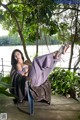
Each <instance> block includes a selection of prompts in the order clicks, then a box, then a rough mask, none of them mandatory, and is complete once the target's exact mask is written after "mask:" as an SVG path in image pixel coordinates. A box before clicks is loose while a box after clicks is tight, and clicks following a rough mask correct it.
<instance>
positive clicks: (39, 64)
mask: <svg viewBox="0 0 80 120" xmlns="http://www.w3.org/2000/svg"><path fill="white" fill-rule="evenodd" d="M53 56H54V54H53V53H51V54H46V55H43V56H40V57H36V58H35V59H34V60H33V63H32V66H31V68H30V71H29V77H30V78H31V80H32V81H31V85H32V86H40V85H41V84H43V83H44V82H45V81H46V80H47V78H48V76H49V74H50V72H51V71H52V70H53V69H54V67H55V65H56V63H57V62H58V61H59V60H58V59H55V58H54V57H53Z"/></svg>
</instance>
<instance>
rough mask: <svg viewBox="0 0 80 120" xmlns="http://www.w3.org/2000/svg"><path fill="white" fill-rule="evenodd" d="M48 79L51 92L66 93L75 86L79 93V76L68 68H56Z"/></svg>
mask: <svg viewBox="0 0 80 120" xmlns="http://www.w3.org/2000/svg"><path fill="white" fill-rule="evenodd" d="M49 80H50V82H51V89H52V93H53V94H62V95H67V94H71V91H75V90H76V88H77V89H78V90H79V95H80V77H79V76H77V75H76V73H73V72H71V71H70V70H64V69H60V68H56V69H55V70H53V72H52V73H51V74H50V76H49Z"/></svg>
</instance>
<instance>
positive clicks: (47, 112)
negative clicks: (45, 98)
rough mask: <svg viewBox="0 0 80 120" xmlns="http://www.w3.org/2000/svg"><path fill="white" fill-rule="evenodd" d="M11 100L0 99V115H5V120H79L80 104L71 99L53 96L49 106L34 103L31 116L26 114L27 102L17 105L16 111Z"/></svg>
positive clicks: (3, 97)
mask: <svg viewBox="0 0 80 120" xmlns="http://www.w3.org/2000/svg"><path fill="white" fill-rule="evenodd" d="M12 99H13V98H8V97H5V96H2V97H0V113H7V120H80V102H78V101H77V100H74V99H72V98H66V97H65V96H55V95H53V96H52V97H51V104H50V105H48V104H46V103H41V102H35V103H34V114H33V115H28V114H27V113H28V103H27V102H24V103H23V104H19V108H20V109H18V108H17V105H16V104H14V103H13V100H12ZM22 111H23V112H22Z"/></svg>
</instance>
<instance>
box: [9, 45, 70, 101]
mask: <svg viewBox="0 0 80 120" xmlns="http://www.w3.org/2000/svg"><path fill="white" fill-rule="evenodd" d="M68 48H69V45H65V46H62V47H61V48H60V49H59V51H55V52H53V53H50V54H46V55H42V56H39V57H36V58H35V59H34V60H33V62H32V64H28V63H26V69H27V70H26V73H27V74H25V72H24V71H23V68H24V57H23V54H22V52H21V51H20V50H18V49H15V50H14V51H13V52H12V56H11V65H12V70H11V77H12V76H13V78H16V76H18V75H19V77H20V75H21V77H22V78H24V79H25V80H24V79H23V80H22V82H20V80H18V79H16V80H18V82H15V81H16V80H14V82H12V86H13V87H14V86H15V89H16V90H14V92H15V94H16V95H17V96H18V97H19V98H20V99H23V96H25V92H24V93H22V94H23V95H22V97H21V92H20V89H21V87H22V83H24V84H23V88H22V89H21V91H22V92H23V91H25V90H23V89H24V86H25V82H23V81H26V79H27V78H29V82H30V87H31V89H32V90H33V91H34V92H32V94H33V96H34V98H35V99H37V100H38V101H39V100H41V99H45V97H43V98H37V97H38V96H39V95H40V94H41V93H40V92H39V94H38V95H37V96H36V94H37V90H38V89H39V90H41V87H43V88H46V87H47V84H46V82H47V78H48V76H49V74H50V72H51V71H52V70H53V69H54V67H55V65H56V63H57V62H58V61H59V60H60V56H61V54H65V52H66V50H67V49H68ZM14 71H16V73H17V75H16V76H15V72H14ZM13 74H14V75H13ZM24 76H25V77H24ZM26 76H27V77H26ZM15 83H16V84H15ZM45 84H46V87H44V86H45ZM49 87H50V84H49ZM49 90H50V88H49ZM35 91H36V92H35ZM41 91H42V90H41ZM45 91H46V90H45ZM47 91H48V90H47ZM34 93H36V94H35V95H34ZM42 94H43V93H42ZM42 94H41V95H42ZM45 94H47V93H45ZM35 96H36V97H35ZM49 102H50V99H49Z"/></svg>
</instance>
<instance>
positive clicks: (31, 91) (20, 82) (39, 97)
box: [10, 69, 51, 115]
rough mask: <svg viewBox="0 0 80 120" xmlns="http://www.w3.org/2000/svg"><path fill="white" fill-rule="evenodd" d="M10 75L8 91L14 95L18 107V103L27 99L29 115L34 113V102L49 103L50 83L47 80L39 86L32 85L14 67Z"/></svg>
mask: <svg viewBox="0 0 80 120" xmlns="http://www.w3.org/2000/svg"><path fill="white" fill-rule="evenodd" d="M10 76H11V79H12V88H11V89H10V92H11V93H12V94H13V95H15V96H16V100H17V106H18V108H19V105H20V103H22V102H23V101H28V106H29V107H28V114H30V115H31V114H33V113H34V102H40V101H45V103H48V104H50V101H51V84H50V82H49V80H46V82H45V83H43V84H42V85H40V86H39V87H34V86H33V87H32V86H31V85H30V81H29V80H28V79H27V78H26V77H25V76H22V75H20V74H18V73H17V72H16V70H15V69H12V70H11V73H10ZM26 91H27V92H26ZM26 111H27V110H26Z"/></svg>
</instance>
